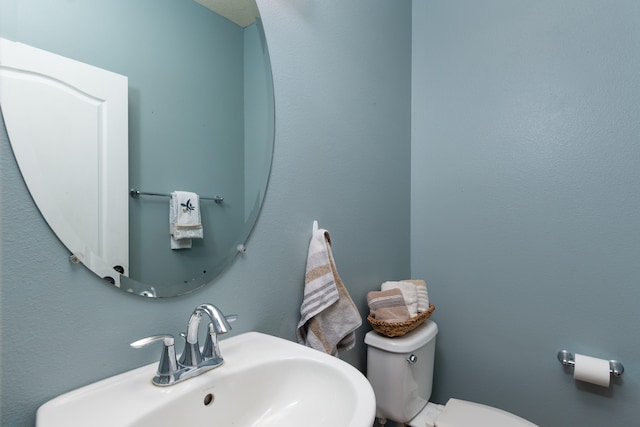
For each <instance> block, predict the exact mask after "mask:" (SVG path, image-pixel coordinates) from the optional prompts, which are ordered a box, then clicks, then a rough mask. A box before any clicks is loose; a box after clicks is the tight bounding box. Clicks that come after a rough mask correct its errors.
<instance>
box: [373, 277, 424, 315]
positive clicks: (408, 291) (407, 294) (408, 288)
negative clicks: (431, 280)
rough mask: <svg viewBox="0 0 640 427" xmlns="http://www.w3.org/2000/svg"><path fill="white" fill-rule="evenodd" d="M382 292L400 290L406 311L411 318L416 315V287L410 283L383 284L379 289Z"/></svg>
mask: <svg viewBox="0 0 640 427" xmlns="http://www.w3.org/2000/svg"><path fill="white" fill-rule="evenodd" d="M380 289H381V290H383V291H388V290H389V289H400V291H401V292H402V296H403V297H404V302H405V304H406V305H407V310H409V314H410V315H411V317H413V316H415V315H417V314H418V290H417V289H416V285H414V284H413V283H411V282H384V283H383V284H382V287H381V288H380Z"/></svg>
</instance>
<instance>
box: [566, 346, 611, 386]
mask: <svg viewBox="0 0 640 427" xmlns="http://www.w3.org/2000/svg"><path fill="white" fill-rule="evenodd" d="M573 378H574V379H576V380H578V381H584V382H587V383H591V384H596V385H599V386H602V387H609V381H610V380H611V374H610V372H609V361H608V360H604V359H598V358H595V357H589V356H584V355H582V354H576V355H575V365H574V370H573Z"/></svg>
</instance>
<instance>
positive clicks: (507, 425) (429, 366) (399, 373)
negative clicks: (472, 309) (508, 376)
mask: <svg viewBox="0 0 640 427" xmlns="http://www.w3.org/2000/svg"><path fill="white" fill-rule="evenodd" d="M437 334H438V325H436V324H435V322H433V321H432V320H427V321H426V322H424V323H423V324H422V325H420V326H418V327H417V328H416V329H414V330H413V331H411V332H409V333H408V334H406V335H404V336H401V337H395V338H387V337H385V336H383V335H380V334H378V333H377V332H375V331H371V332H368V333H367V335H366V336H365V339H364V342H365V344H367V346H368V350H367V377H368V379H369V382H370V383H371V386H372V387H373V391H374V392H375V396H376V416H377V417H378V420H379V421H380V424H382V425H383V424H385V423H386V421H387V419H389V420H393V421H396V422H398V423H406V424H407V425H409V426H411V427H470V426H487V427H537V426H536V425H535V424H533V423H530V422H529V421H527V420H524V419H522V418H520V417H518V416H516V415H513V414H511V413H509V412H506V411H503V410H501V409H497V408H492V407H491V406H487V405H481V404H479V403H473V402H467V401H464V400H458V399H449V401H448V402H447V404H446V405H436V404H434V403H430V402H429V398H430V397H431V384H432V381H433V362H434V354H435V347H436V335H437Z"/></svg>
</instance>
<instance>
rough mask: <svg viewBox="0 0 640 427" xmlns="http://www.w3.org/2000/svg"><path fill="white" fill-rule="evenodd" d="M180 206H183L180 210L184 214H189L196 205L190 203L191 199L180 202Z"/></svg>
mask: <svg viewBox="0 0 640 427" xmlns="http://www.w3.org/2000/svg"><path fill="white" fill-rule="evenodd" d="M180 206H182V207H183V208H184V209H182V212H184V213H186V214H190V213H191V212H193V211H194V210H195V209H196V207H195V206H193V205H192V204H191V199H189V200H187V203H180Z"/></svg>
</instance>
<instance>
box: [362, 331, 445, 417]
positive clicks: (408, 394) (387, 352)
mask: <svg viewBox="0 0 640 427" xmlns="http://www.w3.org/2000/svg"><path fill="white" fill-rule="evenodd" d="M437 333H438V325H436V324H435V322H433V321H432V320H427V321H426V322H424V323H423V324H422V325H420V326H418V327H417V328H416V329H414V330H413V331H411V332H409V333H408V334H406V335H403V336H401V337H395V338H388V337H385V336H383V335H380V334H378V333H377V332H375V331H371V332H368V333H367V334H366V335H365V339H364V342H365V344H367V346H368V347H367V378H368V379H369V382H370V383H371V387H373V391H374V393H375V396H376V416H377V417H379V418H388V419H391V420H394V421H397V422H400V423H405V422H407V421H409V420H410V419H412V418H413V417H414V416H415V415H416V414H417V413H418V412H420V410H422V408H424V406H425V405H426V404H427V402H428V401H429V398H430V397H431V386H432V382H433V362H434V357H435V348H436V335H437Z"/></svg>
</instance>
